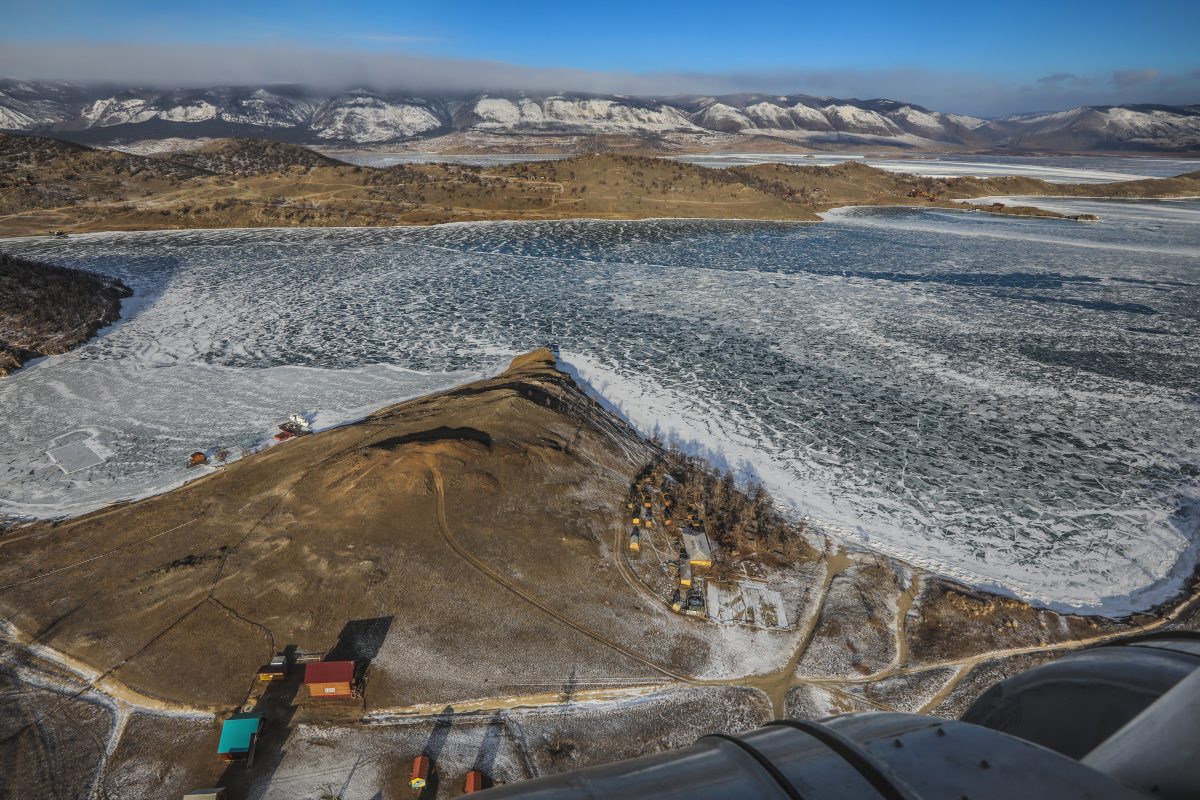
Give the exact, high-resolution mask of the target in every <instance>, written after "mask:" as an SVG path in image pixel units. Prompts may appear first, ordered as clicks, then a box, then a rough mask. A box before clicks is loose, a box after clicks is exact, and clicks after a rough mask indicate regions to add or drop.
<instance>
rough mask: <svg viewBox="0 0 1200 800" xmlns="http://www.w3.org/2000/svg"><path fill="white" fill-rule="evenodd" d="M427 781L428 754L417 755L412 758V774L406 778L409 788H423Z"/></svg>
mask: <svg viewBox="0 0 1200 800" xmlns="http://www.w3.org/2000/svg"><path fill="white" fill-rule="evenodd" d="M428 782H429V756H427V755H419V756H417V757H416V758H414V759H413V764H412V776H411V777H410V778H409V779H408V785H409V788H412V789H424V788H425V784H426V783H428Z"/></svg>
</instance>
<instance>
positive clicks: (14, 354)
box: [0, 253, 133, 377]
mask: <svg viewBox="0 0 1200 800" xmlns="http://www.w3.org/2000/svg"><path fill="white" fill-rule="evenodd" d="M132 294H133V291H132V290H131V289H130V288H129V287H128V286H126V285H125V284H123V283H121V281H119V280H117V279H116V278H106V277H104V276H102V275H96V274H94V273H91V272H84V271H82V270H77V269H68V268H65V267H56V266H54V265H51V264H43V263H40V262H36V261H28V260H26V259H23V258H17V257H15V256H10V255H8V254H7V253H0V377H5V376H7V375H9V374H11V373H12V372H13V371H14V370H16V369H19V368H20V367H21V365H22V364H23V363H24V362H26V361H28V360H30V359H32V358H37V357H38V356H48V355H58V354H61V353H65V352H67V351H68V350H70V349H71V348H73V347H76V346H78V345H80V344H82V343H83V342H85V341H87V340H88V339H90V338H91V337H92V336H94V335H95V334H96V331H98V330H100V329H101V328H103V327H104V326H106V325H111V324H112V323H113V322H115V321H116V320H117V319H118V318H119V317H120V315H121V300H122V298H125V297H129V296H130V295H132Z"/></svg>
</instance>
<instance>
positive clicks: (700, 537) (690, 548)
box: [683, 528, 713, 569]
mask: <svg viewBox="0 0 1200 800" xmlns="http://www.w3.org/2000/svg"><path fill="white" fill-rule="evenodd" d="M683 547H684V549H685V550H687V559H688V561H689V562H690V563H691V565H692V566H693V567H700V568H703V569H707V568H708V567H711V566H712V562H713V557H712V545H711V544H709V541H708V536H707V535H705V533H704V531H700V530H696V529H695V528H684V529H683Z"/></svg>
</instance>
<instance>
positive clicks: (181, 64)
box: [0, 34, 1200, 116]
mask: <svg viewBox="0 0 1200 800" xmlns="http://www.w3.org/2000/svg"><path fill="white" fill-rule="evenodd" d="M364 36H373V37H375V39H374V40H376V41H391V42H393V43H396V44H404V43H405V42H411V41H412V40H411V39H409V38H408V37H402V36H401V37H398V38H397V37H392V36H389V35H388V34H369V35H367V34H365V35H364ZM0 75H8V76H13V77H21V78H30V79H48V80H65V81H82V82H89V83H103V82H111V83H116V84H125V85H131V86H148V85H149V86H163V87H179V86H198V85H210V86H211V85H238V84H300V85H305V86H311V87H314V88H317V89H325V90H328V89H341V88H348V87H351V86H366V87H370V88H375V89H381V90H408V91H412V92H432V91H439V92H475V91H481V90H492V91H496V90H524V91H529V92H554V91H574V92H596V93H617V92H619V93H625V94H635V95H637V94H641V95H662V96H669V95H680V94H735V93H740V92H767V93H771V94H782V93H787V94H792V93H803V94H813V95H832V96H837V97H858V98H875V97H887V98H892V99H897V100H904V101H907V102H913V103H919V104H921V105H925V106H928V107H931V108H934V109H937V110H939V111H949V112H957V113H966V114H976V115H981V116H996V115H1001V114H1007V113H1013V112H1018V111H1039V110H1054V109H1061V108H1064V107H1068V106H1073V105H1102V104H1109V103H1113V104H1116V103H1170V104H1185V103H1194V102H1197V101H1200V71H1193V72H1188V73H1180V74H1173V75H1165V74H1160V73H1159V72H1158V71H1157V70H1154V69H1150V68H1139V69H1128V70H1119V71H1116V72H1113V73H1109V74H1107V75H1099V76H1097V75H1078V74H1074V73H1069V72H1061V73H1057V74H1054V75H1048V76H1046V77H1045V78H1042V79H1039V80H1036V81H1031V82H1025V83H1022V82H1017V81H1013V80H1008V79H1004V78H999V77H995V76H988V75H981V74H975V73H967V72H956V71H955V72H950V71H945V70H933V69H927V68H921V67H903V66H901V67H895V68H891V69H872V70H862V69H852V68H850V69H820V70H818V69H803V68H797V69H781V70H773V71H762V70H759V71H731V72H719V73H695V72H679V73H653V74H640V73H631V72H619V71H614V72H600V71H593V70H581V69H571V68H565V67H564V68H539V67H527V66H522V65H519V64H510V63H505V62H496V61H476V60H467V59H453V58H439V57H434V56H426V55H417V54H413V53H405V52H400V51H396V50H392V49H386V50H360V51H354V50H320V49H314V48H310V47H303V46H294V47H289V46H271V47H252V46H230V45H212V46H206V45H177V44H173V45H154V44H144V43H109V42H66V41H45V42H30V41H21V42H0Z"/></svg>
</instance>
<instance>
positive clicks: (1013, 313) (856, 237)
mask: <svg viewBox="0 0 1200 800" xmlns="http://www.w3.org/2000/svg"><path fill="white" fill-rule="evenodd" d="M1034 202H1037V203H1038V204H1040V205H1052V206H1053V207H1056V208H1060V209H1062V210H1067V211H1071V212H1073V213H1096V214H1099V216H1100V217H1101V220H1102V221H1101V222H1099V223H1092V224H1085V223H1072V222H1067V221H1061V220H1048V219H1033V218H1028V219H1025V218H1009V217H994V216H989V215H984V214H977V213H972V214H967V213H958V212H951V211H943V210H914V209H898V208H891V209H852V210H842V211H836V212H832V213H830V214H829V215H828V221H827V222H825V223H821V224H775V223H770V224H768V223H751V222H705V221H656V222H590V221H568V222H554V223H491V224H475V225H446V226H440V227H434V228H393V229H307V230H306V229H292V230H255V231H211V232H157V233H143V234H97V235H90V236H73V237H71V238H69V239H66V240H59V241H54V240H47V239H40V240H33V239H26V240H10V241H7V242H5V243H4V247H5V249H6V250H10V251H13V252H16V253H19V254H21V255H26V256H31V257H37V258H43V259H46V260H49V261H53V262H56V263H61V264H67V265H71V266H79V267H84V268H88V269H94V270H97V271H101V272H105V273H109V274H114V275H118V276H120V277H121V278H122V279H123V280H125V281H126V282H127V283H129V284H130V285H131V286H133V287H134V288H135V290H136V291H137V293H138V294H137V297H135V299H134V300H133V301H130V302H127V309H128V312H127V313H128V316H127V318H126V319H125V320H124V321H123V322H122V323H121V324H119V325H118V326H117V327H116V328H115V329H114V330H112V331H110V332H109V333H108V334H107V335H105V336H104V337H102V338H100V339H98V340H96V341H95V342H93V343H91V344H89V345H87V346H85V347H83V348H80V349H78V350H76V351H74V352H72V353H70V354H67V355H65V356H61V357H56V358H52V359H47V360H44V361H41V362H39V363H37V364H35V365H33V366H32V367H29V368H27V369H25V370H23V371H21V372H19V373H17V375H16V376H14V377H12V378H9V379H8V380H6V381H3V382H0V514H8V515H24V516H52V515H57V514H63V513H75V512H78V511H81V510H84V509H88V508H94V507H96V506H98V505H100V504H103V503H105V502H108V501H111V500H114V499H118V498H123V497H130V496H139V495H144V494H146V493H150V492H153V491H158V490H161V489H163V488H166V487H169V486H172V485H176V484H178V483H179V482H181V481H183V480H185V479H187V478H188V477H189V476H190V475H193V474H194V473H189V471H188V470H187V469H186V467H185V466H184V465H185V464H186V460H187V456H188V454H189V453H190V452H191V451H193V450H197V449H200V450H203V449H207V448H210V447H215V446H218V445H222V446H225V447H229V448H232V449H234V451H235V452H236V451H237V449H239V448H248V447H253V446H254V445H256V444H258V443H261V442H262V441H264V440H265V439H266V438H267V437H269V436H270V434H271V433H272V432H273V430H274V425H275V424H276V423H277V422H279V421H282V420H283V419H284V418H285V417H286V415H287V413H288V412H291V411H305V412H308V413H310V414H316V415H317V421H318V424H331V423H334V422H337V421H342V420H346V419H352V418H355V417H357V416H360V415H362V414H363V413H365V412H366V411H367V410H370V409H372V408H375V407H378V406H381V405H384V404H387V403H389V402H392V401H394V400H398V399H401V398H405V397H410V396H413V395H416V394H420V393H423V392H426V391H430V390H432V389H438V388H443V387H446V386H450V385H452V384H454V383H457V382H460V381H463V380H467V379H469V378H470V377H473V376H476V375H479V374H484V373H489V372H494V371H496V370H497V369H499V368H500V367H501V366H502V365H503V363H504V362H505V361H506V360H507V357H509V356H510V355H511V354H513V353H517V352H521V351H525V350H528V349H530V348H532V347H535V346H539V345H544V344H553V345H556V346H557V347H558V348H559V349H560V351H561V353H562V356H563V358H564V360H565V361H567V362H569V363H570V365H571V366H572V367H573V368H574V369H575V370H576V372H577V373H578V374H579V375H580V376H581V377H582V378H583V379H585V380H586V381H587V382H588V383H589V384H590V385H591V386H592V387H593V389H594V390H596V391H598V392H600V393H602V394H603V395H604V397H605V398H606V399H607V400H608V401H609V402H611V403H612V404H614V405H615V406H617V407H618V408H619V409H620V410H621V411H622V412H623V413H624V414H625V415H626V416H627V417H628V418H630V419H631V420H632V421H633V422H634V423H635V424H637V425H638V426H639V427H640V428H642V430H644V431H646V432H654V431H657V432H659V433H660V434H662V435H663V436H664V437H665V438H669V439H672V440H675V441H678V442H679V443H680V444H681V445H683V446H685V447H687V448H689V449H692V450H696V451H701V452H704V453H706V454H708V455H709V456H710V457H712V458H713V459H714V461H716V462H717V463H719V464H725V465H729V466H732V467H734V468H735V469H737V470H739V471H741V472H742V473H743V474H753V475H756V476H758V477H760V478H761V479H762V480H763V481H764V482H765V483H766V484H767V485H768V487H769V488H770V489H771V490H772V491H773V492H774V493H775V494H776V496H777V497H778V498H780V499H781V500H782V501H784V502H786V503H788V504H789V505H790V506H791V507H792V508H794V509H795V510H796V511H797V513H802V514H807V515H810V516H811V517H812V518H814V519H815V520H816V521H818V522H819V523H820V524H822V525H823V526H825V527H826V528H827V529H829V530H830V531H832V532H833V533H835V534H836V535H838V536H841V537H843V538H845V539H847V540H850V541H853V542H857V543H864V544H869V545H870V546H872V547H876V548H878V549H881V550H884V551H886V552H889V553H893V554H895V555H898V556H902V557H904V558H907V559H909V560H911V561H913V562H915V563H917V564H920V565H924V566H926V567H929V568H931V569H935V570H938V571H940V572H943V573H946V574H950V575H954V576H958V577H960V578H962V579H964V580H968V581H970V582H972V583H975V584H979V585H988V586H995V587H1002V588H1004V589H1006V590H1008V591H1011V592H1013V593H1015V594H1017V595H1019V596H1022V597H1025V598H1030V599H1036V600H1041V601H1043V602H1045V603H1048V604H1050V605H1053V606H1055V607H1060V608H1070V607H1078V608H1086V609H1091V610H1103V611H1106V612H1110V613H1116V612H1120V611H1124V610H1127V609H1131V608H1139V607H1146V606H1147V605H1149V604H1151V603H1153V602H1156V601H1159V600H1162V599H1165V598H1166V597H1168V596H1169V595H1170V594H1171V593H1172V592H1173V591H1174V590H1176V589H1178V588H1179V587H1180V585H1181V580H1182V576H1183V575H1184V573H1186V572H1189V571H1190V569H1191V566H1192V565H1193V564H1194V561H1195V551H1196V545H1195V542H1196V539H1197V535H1198V534H1197V521H1198V518H1200V439H1198V434H1197V431H1198V430H1200V201H1157V202H1120V201H1093V200H1047V199H1044V198H1039V199H1038V200H1036V201H1034ZM64 446H69V447H70V449H69V450H67V451H59V453H60V455H63V454H64V453H65V455H64V459H65V460H66V461H67V463H68V466H60V463H59V462H56V461H55V460H54V459H53V458H52V457H50V456H48V455H47V451H49V450H52V449H54V448H57V447H64ZM89 453H90V454H94V457H93V456H92V455H89ZM97 459H99V463H96V462H97ZM68 467H70V468H68Z"/></svg>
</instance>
